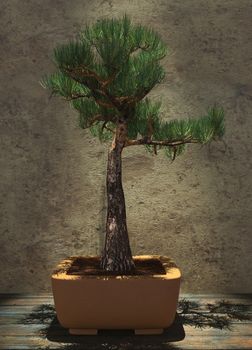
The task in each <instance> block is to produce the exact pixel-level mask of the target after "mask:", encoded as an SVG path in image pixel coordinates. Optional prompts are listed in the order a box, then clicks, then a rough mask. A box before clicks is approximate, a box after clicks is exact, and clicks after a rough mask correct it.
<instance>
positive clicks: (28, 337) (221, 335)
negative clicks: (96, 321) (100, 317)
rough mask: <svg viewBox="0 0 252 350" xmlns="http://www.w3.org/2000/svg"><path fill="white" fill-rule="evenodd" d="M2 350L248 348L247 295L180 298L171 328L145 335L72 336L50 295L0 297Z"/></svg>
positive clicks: (251, 311) (250, 311)
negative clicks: (57, 314)
mask: <svg viewBox="0 0 252 350" xmlns="http://www.w3.org/2000/svg"><path fill="white" fill-rule="evenodd" d="M108 317H109V315H108ZM3 349H5V350H7V349H9V350H10V349H13V350H14V349H16V350H17V349H18V350H19V349H20V350H21V349H34V350H37V349H48V350H49V349H64V350H80V349H84V350H86V349H87V350H98V349H99V350H102V349H104V350H107V349H109V350H129V349H133V350H134V349H135V350H136V349H137V350H141V349H151V350H154V349H155V350H158V349H171V350H175V349H177V350H179V349H193V350H197V349H237V350H238V349H239V350H240V349H252V294H228V295H219V294H218V295H210V294H207V295H206V294H204V295H202V294H201V295H198V294H196V295H195V294H182V295H181V296H180V301H179V306H178V310H177V316H176V319H175V322H174V324H173V325H172V326H171V327H170V328H169V329H166V330H165V332H164V333H163V334H162V335H149V336H141V335H139V336H136V335H134V333H133V331H132V330H123V331H121V330H99V332H98V335H97V336H73V335H70V334H69V333H68V331H67V330H66V329H64V328H62V327H61V326H60V325H59V323H58V320H57V317H56V313H55V309H54V302H53V297H52V295H49V294H38V295H30V294H0V350H3Z"/></svg>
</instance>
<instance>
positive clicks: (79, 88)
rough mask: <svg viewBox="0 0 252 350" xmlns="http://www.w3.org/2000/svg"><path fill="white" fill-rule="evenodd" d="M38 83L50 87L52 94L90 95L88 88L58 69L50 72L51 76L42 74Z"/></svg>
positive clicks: (64, 95) (66, 95) (67, 95)
mask: <svg viewBox="0 0 252 350" xmlns="http://www.w3.org/2000/svg"><path fill="white" fill-rule="evenodd" d="M40 85H41V86H42V87H44V88H48V89H50V90H51V92H52V95H58V96H63V97H66V98H67V97H69V96H72V95H78V94H82V95H88V96H91V91H90V89H88V88H87V87H86V86H84V85H82V84H79V83H78V82H76V81H75V80H73V79H71V78H69V77H67V76H66V75H65V74H63V73H62V72H59V71H58V72H56V73H53V74H51V76H47V75H44V76H43V77H42V79H41V80H40Z"/></svg>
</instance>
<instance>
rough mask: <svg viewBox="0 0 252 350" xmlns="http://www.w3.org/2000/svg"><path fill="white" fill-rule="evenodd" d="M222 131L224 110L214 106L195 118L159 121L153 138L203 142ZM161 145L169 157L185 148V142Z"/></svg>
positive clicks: (218, 135) (216, 137)
mask: <svg viewBox="0 0 252 350" xmlns="http://www.w3.org/2000/svg"><path fill="white" fill-rule="evenodd" d="M224 131H225V130H224V110H223V108H217V107H216V106H215V107H213V108H209V109H208V113H207V115H205V116H203V117H200V118H197V119H196V118H195V119H192V118H189V119H185V120H171V121H169V122H163V123H161V124H160V125H159V127H157V128H156V129H155V131H154V134H153V140H160V141H162V140H170V141H179V140H181V141H190V140H192V141H195V142H196V141H197V142H198V143H201V144H205V143H207V142H209V141H211V140H213V139H218V138H221V137H222V136H223V135H224ZM161 147H162V148H164V150H165V154H166V156H167V157H168V158H171V159H174V157H175V156H178V155H180V154H182V153H183V151H184V150H185V148H186V147H185V144H182V145H177V146H174V147H171V146H161Z"/></svg>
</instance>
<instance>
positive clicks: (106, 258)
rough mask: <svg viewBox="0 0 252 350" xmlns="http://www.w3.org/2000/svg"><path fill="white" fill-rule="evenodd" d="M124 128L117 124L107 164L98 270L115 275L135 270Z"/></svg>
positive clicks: (122, 125)
mask: <svg viewBox="0 0 252 350" xmlns="http://www.w3.org/2000/svg"><path fill="white" fill-rule="evenodd" d="M125 130H126V125H125V124H123V123H121V127H120V123H119V126H118V128H117V132H116V135H115V138H114V140H113V143H112V147H111V149H110V150H109V152H108V164H107V223H106V238H105V247H104V250H103V253H102V257H101V268H102V269H104V270H106V271H111V272H115V273H117V274H130V273H132V272H133V271H134V269H135V264H134V262H133V258H132V253H131V249H130V244H129V237H128V230H127V223H126V208H125V198H124V193H123V187H122V158H121V154H122V150H123V145H124V137H123V136H125Z"/></svg>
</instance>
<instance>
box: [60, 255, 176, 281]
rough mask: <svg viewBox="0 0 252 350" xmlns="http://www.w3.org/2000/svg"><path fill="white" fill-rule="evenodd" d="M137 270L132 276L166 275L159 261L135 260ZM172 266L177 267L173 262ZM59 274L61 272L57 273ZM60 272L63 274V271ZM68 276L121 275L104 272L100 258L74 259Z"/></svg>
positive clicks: (67, 272) (68, 270)
mask: <svg viewBox="0 0 252 350" xmlns="http://www.w3.org/2000/svg"><path fill="white" fill-rule="evenodd" d="M133 261H134V263H135V266H136V269H135V271H134V272H133V273H131V275H165V274H166V271H165V269H164V267H163V265H162V263H161V261H160V260H159V259H155V258H152V259H144V260H142V259H137V258H133ZM170 265H171V266H169V267H176V265H175V264H174V263H173V262H171V263H170ZM57 272H59V271H57ZM60 272H63V271H62V270H61V271H60ZM66 274H67V275H94V276H95V275H97V276H111V275H119V274H118V273H115V272H111V271H104V270H102V269H101V268H100V257H99V256H97V257H82V256H79V257H74V259H73V262H72V263H71V266H70V267H68V268H67V271H66Z"/></svg>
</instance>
